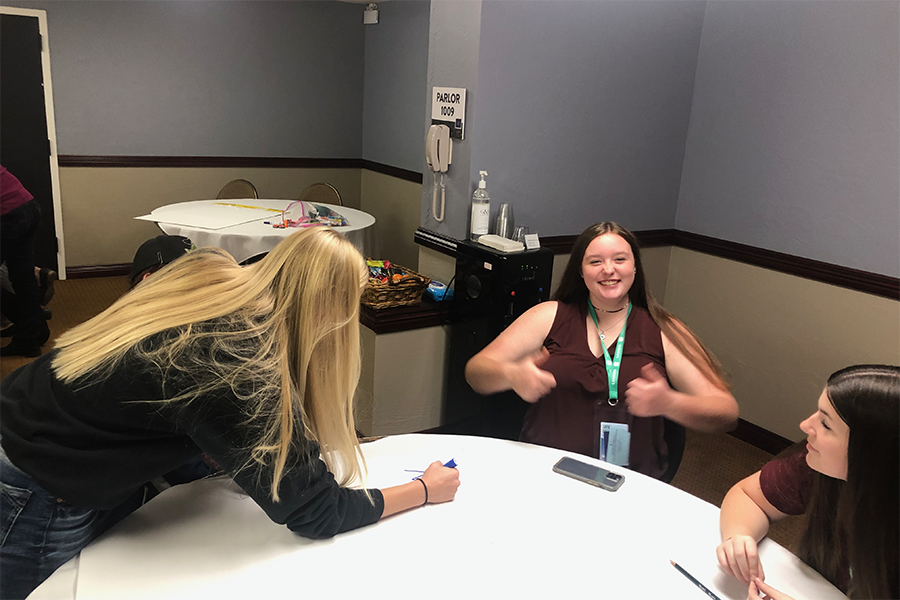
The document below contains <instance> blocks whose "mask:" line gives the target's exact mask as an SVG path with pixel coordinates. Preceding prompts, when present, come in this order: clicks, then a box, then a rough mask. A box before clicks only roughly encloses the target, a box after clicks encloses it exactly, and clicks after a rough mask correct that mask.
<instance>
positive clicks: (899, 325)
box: [665, 248, 900, 440]
mask: <svg viewBox="0 0 900 600" xmlns="http://www.w3.org/2000/svg"><path fill="white" fill-rule="evenodd" d="M665 304H666V308H668V309H669V310H670V311H672V312H673V313H674V314H675V315H676V316H677V317H679V318H680V319H682V320H684V322H685V323H687V324H688V325H689V326H690V327H691V328H692V329H693V330H694V331H695V332H696V333H697V335H698V336H699V337H700V338H701V339H702V340H703V341H704V343H706V344H707V345H708V346H709V348H710V349H711V350H712V351H713V352H714V353H715V354H716V356H717V357H718V358H719V360H721V361H722V364H723V366H724V367H725V370H726V371H727V373H728V375H729V376H730V381H731V383H732V385H733V392H734V395H735V397H736V398H737V400H738V403H739V404H740V407H741V417H742V418H744V419H746V420H747V421H750V422H751V423H754V424H756V425H759V426H760V427H763V428H765V429H768V430H769V431H772V432H774V433H777V434H779V435H782V436H784V437H786V438H788V439H792V440H799V439H801V438H802V437H803V434H802V433H801V432H800V430H799V429H798V427H797V425H798V423H799V422H800V421H801V420H803V419H805V418H806V417H807V416H809V414H810V413H812V412H813V411H814V410H815V405H816V400H817V398H818V397H819V394H821V392H822V388H823V387H824V385H825V381H826V380H827V378H828V376H829V375H830V374H831V373H832V372H834V371H836V370H837V369H840V368H842V367H846V366H849V365H852V364H859V363H887V364H894V365H896V364H900V303H898V302H897V301H895V300H889V299H887V298H881V297H878V296H873V295H871V294H865V293H862V292H855V291H852V290H848V289H844V288H839V287H836V286H833V285H829V284H825V283H818V282H815V281H811V280H808V279H803V278H801V277H795V276H792V275H786V274H784V273H777V272H775V271H770V270H768V269H763V268H760V267H754V266H750V265H746V264H743V263H739V262H735V261H732V260H727V259H724V258H717V257H714V256H710V255H707V254H703V253H700V252H694V251H691V250H685V249H683V248H673V249H672V252H671V262H670V267H669V277H668V284H667V289H666V302H665Z"/></svg>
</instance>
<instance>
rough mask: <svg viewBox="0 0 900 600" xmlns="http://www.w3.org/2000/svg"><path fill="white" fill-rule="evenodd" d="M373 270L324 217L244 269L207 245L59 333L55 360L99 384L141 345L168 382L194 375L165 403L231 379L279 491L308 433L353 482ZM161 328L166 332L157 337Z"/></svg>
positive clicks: (62, 370)
mask: <svg viewBox="0 0 900 600" xmlns="http://www.w3.org/2000/svg"><path fill="white" fill-rule="evenodd" d="M365 277H366V272H365V263H364V262H363V259H362V256H360V254H359V252H358V251H357V250H356V249H355V248H354V247H353V246H352V244H350V242H348V241H347V240H346V239H345V238H344V237H342V236H341V235H339V234H338V233H335V232H334V231H331V230H330V229H326V228H324V227H322V228H318V227H317V228H312V229H308V230H304V231H301V232H297V233H295V234H292V235H290V236H289V237H288V238H287V239H285V240H284V241H282V242H281V243H280V244H279V245H278V246H277V247H276V248H275V249H274V250H273V251H272V252H270V253H269V254H268V256H266V257H265V258H264V259H263V260H261V261H259V262H258V263H256V264H254V265H251V266H248V267H243V268H242V267H240V266H239V265H237V264H236V263H235V261H234V259H233V258H231V257H230V256H229V255H227V254H226V253H225V252H224V251H222V250H219V249H216V248H201V249H199V250H195V251H194V252H191V253H190V254H187V255H185V256H184V257H183V258H181V259H179V260H177V261H175V262H173V263H172V264H170V265H168V266H167V267H166V268H164V269H162V270H161V271H159V272H158V273H157V274H155V275H154V276H153V277H151V278H150V279H148V280H147V281H145V282H144V283H142V284H141V285H140V286H138V287H137V288H136V289H134V290H133V291H131V292H129V293H128V294H126V295H125V296H123V297H122V298H121V299H120V300H119V301H118V302H116V303H115V304H113V305H112V306H111V307H110V308H108V309H107V310H106V311H104V312H103V313H101V314H100V315H98V316H96V317H95V318H93V319H91V320H90V321H87V322H86V323H83V324H82V325H79V326H78V327H76V328H74V329H72V330H70V331H68V332H66V333H65V334H63V335H62V336H60V338H59V339H58V341H57V348H58V349H59V353H58V354H57V356H56V357H55V358H54V360H53V369H54V372H55V374H56V376H57V377H58V378H59V379H61V380H62V381H63V382H65V383H67V384H76V383H77V382H78V381H79V380H81V381H85V382H86V383H89V381H90V380H92V379H94V378H97V377H99V378H102V377H104V376H105V375H108V374H109V373H110V372H111V371H112V370H113V369H114V368H115V367H116V366H117V365H119V364H121V363H122V361H123V360H124V359H125V357H126V355H129V353H131V354H132V355H134V356H137V357H138V358H140V359H143V360H144V361H147V362H148V367H150V366H152V365H155V366H156V367H158V368H159V370H160V373H161V376H162V377H163V382H162V383H163V387H164V389H166V386H165V380H166V378H167V377H168V376H170V375H173V374H174V375H178V374H179V373H182V374H186V375H187V376H188V377H187V379H190V380H192V381H193V382H194V385H192V386H189V387H188V388H187V389H179V390H178V393H176V394H175V395H174V396H172V397H168V398H161V399H160V400H161V401H163V402H169V403H182V404H185V405H186V404H188V403H190V402H191V401H193V400H194V399H196V398H198V397H200V396H202V395H204V394H207V393H209V392H212V391H214V390H220V389H230V390H231V391H232V392H234V395H235V396H236V397H237V398H238V401H239V402H241V403H242V409H243V411H244V415H245V421H244V422H245V423H246V425H247V426H248V431H252V432H253V435H252V438H251V441H250V442H249V446H250V447H249V448H248V449H249V450H250V456H251V462H254V463H256V464H257V465H259V466H263V467H267V468H269V469H271V484H272V485H271V496H272V498H273V500H275V501H277V500H278V499H279V498H278V484H279V482H280V481H281V479H282V477H283V476H284V474H285V469H286V468H287V467H288V465H289V460H290V459H291V458H292V456H294V454H293V453H294V452H295V451H296V450H297V449H298V448H301V446H299V445H298V443H299V442H300V441H301V439H300V435H299V434H303V436H304V437H306V438H307V439H311V440H315V441H317V442H318V443H319V444H320V446H321V450H322V458H323V460H324V461H325V463H326V465H327V466H328V469H329V471H331V472H332V473H333V474H334V475H335V477H336V478H337V480H338V482H339V483H340V484H341V485H347V484H348V483H349V482H350V481H353V480H354V479H356V478H361V477H362V474H363V472H364V470H365V461H364V459H362V455H361V454H360V453H359V443H358V441H357V439H356V434H355V431H356V429H355V425H354V418H353V396H354V393H355V390H356V385H357V383H358V381H359V374H360V347H359V295H360V290H361V287H362V285H363V284H364V282H365ZM162 332H165V335H163V336H160V337H161V339H162V341H161V342H157V343H153V344H150V343H146V340H147V339H148V338H149V337H150V336H155V335H156V334H160V333H162ZM154 339H156V338H154ZM198 347H199V348H205V349H206V351H205V352H204V351H200V352H198V351H197V348H198ZM223 356H224V357H226V358H227V360H226V361H225V362H222V361H221V360H218V359H217V357H223ZM298 427H299V428H302V430H301V431H296V429H297V428H298Z"/></svg>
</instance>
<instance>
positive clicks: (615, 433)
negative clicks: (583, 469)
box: [588, 299, 631, 467]
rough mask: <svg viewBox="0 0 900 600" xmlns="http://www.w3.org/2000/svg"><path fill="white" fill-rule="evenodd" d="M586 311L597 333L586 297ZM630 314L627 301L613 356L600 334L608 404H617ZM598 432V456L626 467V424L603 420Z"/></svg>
mask: <svg viewBox="0 0 900 600" xmlns="http://www.w3.org/2000/svg"><path fill="white" fill-rule="evenodd" d="M588 311H589V312H590V313H591V319H593V320H594V326H595V327H596V328H597V333H598V334H599V333H600V323H599V321H598V319H597V312H596V311H595V310H594V305H593V304H591V301H590V299H588ZM630 315H631V302H629V303H628V312H626V313H625V323H624V324H623V325H622V331H621V332H620V333H619V339H618V341H617V342H616V350H615V356H614V357H613V358H610V356H609V351H608V350H607V349H606V344H605V343H604V341H603V336H602V335H601V336H600V338H601V339H600V346H601V347H602V348H603V361H604V366H605V367H606V379H607V382H608V387H609V398H608V400H607V402H608V403H609V405H610V406H616V405H618V404H619V370H620V369H621V367H622V354H623V352H624V351H625V330H626V329H627V328H628V317H629V316H630ZM599 433H600V435H599V440H598V442H599V443H598V446H599V447H598V458H599V459H600V460H603V461H606V462H608V463H612V464H614V465H618V466H620V467H627V466H628V463H629V458H630V456H629V455H630V450H631V432H630V431H629V430H628V425H627V424H625V423H613V422H608V421H604V422H601V423H600V432H599Z"/></svg>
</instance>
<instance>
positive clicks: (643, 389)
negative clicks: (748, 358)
mask: <svg viewBox="0 0 900 600" xmlns="http://www.w3.org/2000/svg"><path fill="white" fill-rule="evenodd" d="M466 380H467V381H468V382H469V384H470V385H471V386H472V388H473V389H474V390H475V391H476V392H479V393H481V394H493V393H496V392H502V391H506V390H513V391H514V392H516V393H517V394H518V395H519V396H520V397H521V398H522V399H523V400H525V401H526V402H529V403H531V407H529V409H528V413H527V414H526V416H525V422H524V425H523V427H522V432H521V439H522V440H523V441H526V442H532V443H535V444H540V445H543V446H550V447H554V448H560V449H562V450H568V451H570V452H578V453H581V454H586V455H590V456H594V457H599V458H601V459H604V460H607V461H608V462H612V463H615V464H619V465H623V466H628V467H629V468H631V469H633V470H635V471H638V472H640V473H644V474H645V475H649V476H651V477H656V478H662V477H664V476H665V475H666V473H667V471H668V466H669V449H668V447H667V444H666V440H665V439H664V429H665V419H669V420H670V421H674V422H676V423H678V424H680V425H683V426H684V427H689V428H692V429H698V430H702V431H725V430H728V429H729V428H731V427H733V426H734V425H735V423H736V422H737V416H738V408H737V402H736V401H735V399H734V398H733V397H732V395H731V393H730V392H729V391H728V386H727V385H726V384H725V381H724V379H723V377H722V370H721V368H720V367H719V365H718V363H717V362H716V361H715V359H714V358H713V357H712V355H711V354H710V353H709V352H708V351H707V350H706V348H705V347H704V346H703V344H702V343H701V342H700V341H699V340H698V339H697V337H696V336H695V335H694V334H693V333H692V332H691V331H690V329H688V328H687V326H686V325H684V324H683V323H682V322H681V321H679V320H677V319H676V318H675V317H673V316H672V315H671V314H670V313H669V312H668V311H666V310H665V309H664V308H662V307H661V306H660V305H659V303H658V302H657V301H656V300H655V299H654V298H653V296H652V295H651V294H650V292H649V290H648V289H647V281H646V278H645V277H644V268H643V264H642V262H641V253H640V249H639V247H638V243H637V239H636V238H635V237H634V235H633V234H632V233H631V232H630V231H628V230H627V229H625V228H624V227H622V226H621V225H618V224H617V223H610V222H605V223H597V224H596V225H592V226H590V227H588V228H587V229H586V230H585V231H584V232H583V233H582V234H581V235H580V236H579V237H578V239H577V240H576V241H575V245H574V246H573V248H572V254H571V256H570V257H569V262H568V264H567V265H566V270H565V272H564V273H563V276H562V280H561V282H560V284H559V288H558V289H557V291H556V293H555V295H554V298H553V301H551V302H544V303H541V304H538V305H537V306H535V307H533V308H531V309H530V310H529V311H528V312H526V313H525V314H523V315H522V316H521V317H519V318H518V319H516V321H514V322H513V324H512V325H510V326H509V327H508V328H507V329H506V330H505V331H503V333H501V334H500V335H499V336H498V337H497V339H495V340H494V341H493V342H491V343H490V344H488V346H487V347H486V348H485V349H484V350H482V351H481V352H479V353H478V354H476V355H475V356H474V357H473V358H472V359H471V360H470V361H469V363H468V364H467V365H466ZM604 427H605V428H606V430H607V431H612V430H617V431H619V432H623V433H619V434H617V435H619V436H620V437H619V438H618V439H619V440H621V443H619V444H618V445H617V448H624V451H622V452H620V453H619V454H618V455H617V456H616V457H613V456H609V455H607V456H605V457H604V454H603V451H602V447H603V444H602V443H601V439H602V433H601V430H602V429H603V428H604ZM609 445H612V444H609Z"/></svg>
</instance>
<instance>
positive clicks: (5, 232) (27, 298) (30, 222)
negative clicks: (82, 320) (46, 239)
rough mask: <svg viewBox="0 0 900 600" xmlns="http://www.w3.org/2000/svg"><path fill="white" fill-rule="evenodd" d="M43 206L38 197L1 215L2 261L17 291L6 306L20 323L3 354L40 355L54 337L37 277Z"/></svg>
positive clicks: (0, 255) (2, 350)
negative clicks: (42, 307) (43, 304)
mask: <svg viewBox="0 0 900 600" xmlns="http://www.w3.org/2000/svg"><path fill="white" fill-rule="evenodd" d="M40 219H41V209H40V207H39V206H38V203H37V202H36V201H34V200H31V201H29V202H27V203H26V204H23V205H22V206H20V207H18V208H16V209H14V210H12V211H11V212H9V213H7V214H5V215H3V217H2V218H0V262H4V263H6V268H7V269H8V271H9V281H10V283H11V284H12V286H13V290H14V291H15V294H14V295H13V296H12V297H11V298H10V302H8V305H7V306H4V307H3V308H4V311H6V313H5V314H6V316H7V317H8V318H9V319H10V320H11V321H12V322H13V323H15V324H16V333H15V335H13V338H12V341H11V342H10V343H9V344H8V345H7V346H4V347H3V348H0V356H39V355H40V353H41V349H40V347H41V346H43V345H44V343H46V341H47V340H48V339H49V337H50V329H49V327H47V321H46V319H45V318H44V312H43V310H42V309H41V291H40V287H39V285H38V282H37V280H36V279H35V276H34V254H35V253H34V245H35V239H36V235H37V228H38V224H39V223H40Z"/></svg>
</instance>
